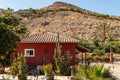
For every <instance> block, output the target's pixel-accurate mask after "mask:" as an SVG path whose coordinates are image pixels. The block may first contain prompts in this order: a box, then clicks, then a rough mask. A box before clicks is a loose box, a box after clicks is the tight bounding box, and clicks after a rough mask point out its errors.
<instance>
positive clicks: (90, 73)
mask: <svg viewBox="0 0 120 80" xmlns="http://www.w3.org/2000/svg"><path fill="white" fill-rule="evenodd" d="M110 76H111V74H110V72H109V70H106V69H105V68H104V65H98V66H96V65H94V66H90V67H88V68H87V69H86V68H85V67H84V66H76V67H75V78H76V80H88V79H89V80H109V79H107V78H110Z"/></svg>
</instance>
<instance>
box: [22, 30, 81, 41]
mask: <svg viewBox="0 0 120 80" xmlns="http://www.w3.org/2000/svg"><path fill="white" fill-rule="evenodd" d="M59 41H60V42H61V43H78V42H79V40H77V39H73V38H68V37H63V36H59ZM46 42H48V43H54V42H57V34H54V33H50V32H46V33H42V34H37V35H33V36H29V37H26V38H23V39H22V40H21V43H46Z"/></svg>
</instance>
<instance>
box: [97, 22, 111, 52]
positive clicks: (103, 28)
mask: <svg viewBox="0 0 120 80" xmlns="http://www.w3.org/2000/svg"><path fill="white" fill-rule="evenodd" d="M109 27H110V24H108V23H106V22H103V23H100V24H99V25H98V27H97V30H98V31H99V32H100V33H101V34H102V36H103V38H102V44H103V53H105V49H106V41H107V40H108V39H111V36H110V35H109Z"/></svg>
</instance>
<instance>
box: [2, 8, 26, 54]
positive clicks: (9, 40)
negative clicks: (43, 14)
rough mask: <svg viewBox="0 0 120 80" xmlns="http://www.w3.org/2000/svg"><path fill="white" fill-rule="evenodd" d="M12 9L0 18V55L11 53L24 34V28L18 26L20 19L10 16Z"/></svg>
mask: <svg viewBox="0 0 120 80" xmlns="http://www.w3.org/2000/svg"><path fill="white" fill-rule="evenodd" d="M12 11H13V9H10V8H8V9H7V10H6V12H5V14H3V15H1V16H0V54H2V55H5V54H6V53H10V52H12V51H13V50H14V49H15V48H16V46H17V44H16V43H17V42H18V41H20V38H21V37H22V36H23V34H25V33H26V28H25V26H23V25H20V24H19V23H20V21H21V18H17V17H16V16H14V15H13V14H12Z"/></svg>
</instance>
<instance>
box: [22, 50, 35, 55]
mask: <svg viewBox="0 0 120 80" xmlns="http://www.w3.org/2000/svg"><path fill="white" fill-rule="evenodd" d="M24 55H25V57H34V56H35V50H34V49H25V54H24Z"/></svg>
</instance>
